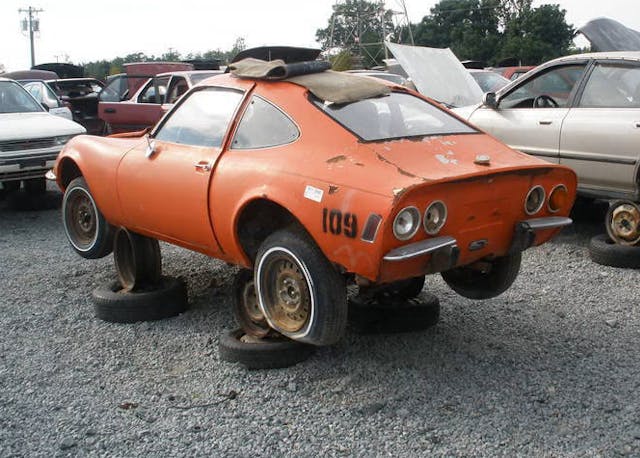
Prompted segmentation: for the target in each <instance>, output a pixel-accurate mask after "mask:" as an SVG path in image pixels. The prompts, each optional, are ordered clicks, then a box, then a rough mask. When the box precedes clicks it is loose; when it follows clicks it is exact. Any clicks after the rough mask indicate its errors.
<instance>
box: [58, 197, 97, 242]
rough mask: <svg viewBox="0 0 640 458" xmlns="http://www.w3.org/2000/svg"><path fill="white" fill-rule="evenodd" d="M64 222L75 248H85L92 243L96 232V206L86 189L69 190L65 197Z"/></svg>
mask: <svg viewBox="0 0 640 458" xmlns="http://www.w3.org/2000/svg"><path fill="white" fill-rule="evenodd" d="M65 223H66V224H65V225H66V227H67V231H68V233H69V236H70V239H71V241H72V243H73V244H74V245H75V246H76V248H78V249H79V250H86V249H88V248H90V247H91V246H92V245H93V244H94V242H95V240H96V236H97V232H98V228H97V215H96V207H95V204H94V203H93V199H91V197H90V196H89V195H88V194H87V192H86V191H84V190H82V189H74V190H72V191H71V193H70V195H69V196H68V198H67V211H66V212H65Z"/></svg>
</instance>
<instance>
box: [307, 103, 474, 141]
mask: <svg viewBox="0 0 640 458" xmlns="http://www.w3.org/2000/svg"><path fill="white" fill-rule="evenodd" d="M314 103H315V104H316V105H317V106H318V107H320V109H322V110H323V111H324V112H325V113H326V114H328V115H329V116H331V117H332V118H333V119H335V120H336V121H337V122H338V123H340V124H342V125H343V126H344V127H346V128H347V129H348V130H350V131H351V132H353V133H354V134H355V135H357V136H358V137H359V138H361V139H362V140H364V141H378V140H392V139H399V138H411V137H427V136H433V135H452V134H470V133H477V130H475V129H474V128H472V127H470V126H468V125H467V124H465V123H463V122H462V121H460V120H458V119H456V118H455V117H453V116H451V115H450V114H449V113H447V112H446V111H444V110H442V109H440V108H437V107H436V106H434V105H432V104H430V103H428V102H426V101H424V100H422V99H420V98H418V97H416V96H413V95H410V94H404V93H401V92H392V93H391V94H390V95H388V96H384V97H378V98H374V99H365V100H360V101H358V102H353V103H348V104H335V103H331V104H327V103H324V102H322V101H321V100H319V99H315V100H314Z"/></svg>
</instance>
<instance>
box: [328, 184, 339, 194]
mask: <svg viewBox="0 0 640 458" xmlns="http://www.w3.org/2000/svg"><path fill="white" fill-rule="evenodd" d="M338 189H339V188H338V186H333V185H329V194H335V193H336V192H338Z"/></svg>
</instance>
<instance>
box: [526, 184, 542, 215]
mask: <svg viewBox="0 0 640 458" xmlns="http://www.w3.org/2000/svg"><path fill="white" fill-rule="evenodd" d="M544 197H545V193H544V188H543V187H542V186H540V185H538V186H534V187H533V188H531V189H530V190H529V192H528V193H527V197H526V198H525V200H524V211H525V212H526V213H527V215H535V214H536V213H538V212H539V211H540V209H541V208H542V206H543V205H544Z"/></svg>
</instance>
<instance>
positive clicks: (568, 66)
mask: <svg viewBox="0 0 640 458" xmlns="http://www.w3.org/2000/svg"><path fill="white" fill-rule="evenodd" d="M454 111H456V113H457V114H458V115H460V116H462V117H464V118H466V119H468V120H469V121H470V122H471V123H473V124H475V125H476V126H478V127H480V128H482V129H484V130H485V131H487V132H488V133H490V134H493V135H494V136H496V137H497V138H498V139H500V140H502V141H503V142H505V143H507V144H508V145H509V146H511V147H512V148H515V149H518V150H520V151H523V152H525V153H528V154H532V155H534V156H538V157H541V158H543V159H546V160H547V161H549V162H553V163H556V164H557V163H560V164H564V165H567V166H569V167H571V168H572V169H574V170H575V171H576V173H577V174H578V191H579V193H581V194H582V195H586V196H590V197H598V198H609V199H611V198H624V199H630V200H632V201H634V202H639V201H640V52H637V51H636V52H631V51H625V52H607V53H589V54H580V55H574V56H567V57H562V58H559V59H555V60H552V61H550V62H547V63H545V64H543V65H540V66H539V67H536V68H535V69H534V70H532V71H530V72H529V73H527V74H526V75H524V76H522V77H521V78H519V79H518V80H516V81H513V82H511V83H510V84H509V85H507V86H505V87H504V88H502V89H501V90H499V91H498V92H496V93H495V94H493V93H488V94H485V98H484V103H483V104H481V105H475V106H473V107H465V108H460V109H456V110H454Z"/></svg>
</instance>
